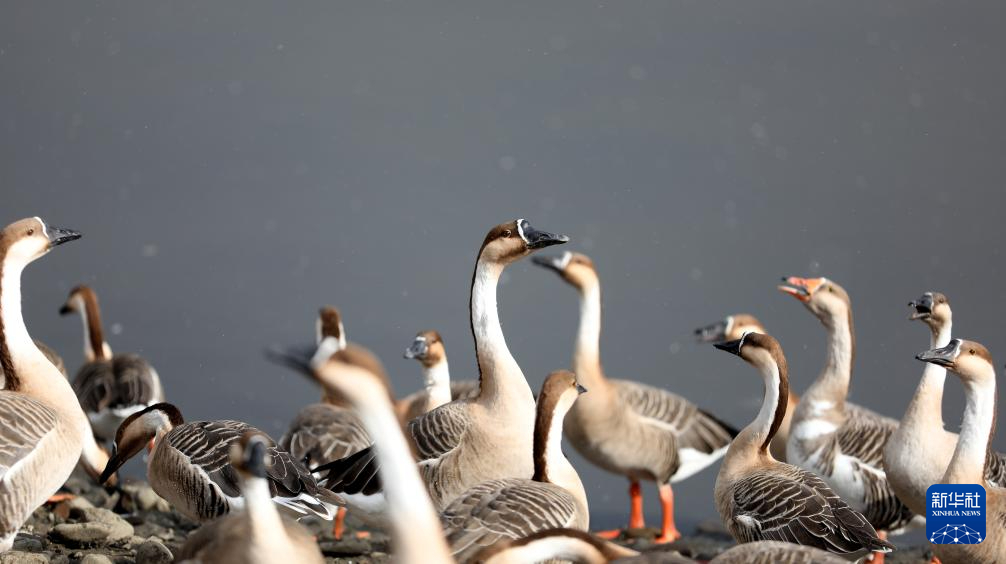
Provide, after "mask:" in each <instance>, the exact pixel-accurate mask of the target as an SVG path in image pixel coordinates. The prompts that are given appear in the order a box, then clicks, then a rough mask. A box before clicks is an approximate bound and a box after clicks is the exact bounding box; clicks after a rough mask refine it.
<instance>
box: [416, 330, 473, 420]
mask: <svg viewBox="0 0 1006 564" xmlns="http://www.w3.org/2000/svg"><path fill="white" fill-rule="evenodd" d="M405 358H413V359H415V360H417V361H419V364H420V365H421V366H422V367H423V389H422V390H419V391H418V392H415V393H412V394H410V395H408V396H405V397H404V398H402V399H401V400H399V401H398V402H397V404H396V408H397V409H398V411H399V412H400V413H401V414H402V420H403V421H412V420H413V419H415V418H416V417H419V416H420V415H422V414H424V413H427V412H429V411H433V410H434V409H436V408H438V407H440V406H441V405H444V404H446V403H450V402H452V401H454V400H458V399H472V398H474V397H475V396H477V395H478V393H479V383H478V381H476V380H463V381H460V382H452V381H451V374H450V370H449V369H448V367H447V351H446V350H445V349H444V340H443V338H441V337H440V333H437V332H436V331H421V332H420V333H419V334H417V335H416V338H415V339H413V341H412V344H411V345H409V348H407V349H405Z"/></svg>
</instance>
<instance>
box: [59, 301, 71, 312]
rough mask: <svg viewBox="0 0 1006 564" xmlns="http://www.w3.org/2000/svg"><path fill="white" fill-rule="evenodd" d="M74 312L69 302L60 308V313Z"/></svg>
mask: <svg viewBox="0 0 1006 564" xmlns="http://www.w3.org/2000/svg"><path fill="white" fill-rule="evenodd" d="M71 313H73V308H72V307H70V305H69V304H63V307H61V308H59V314H60V315H70V314H71Z"/></svg>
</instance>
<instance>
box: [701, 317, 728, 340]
mask: <svg viewBox="0 0 1006 564" xmlns="http://www.w3.org/2000/svg"><path fill="white" fill-rule="evenodd" d="M727 327H728V324H727V322H726V320H723V321H717V322H716V323H713V324H711V325H706V326H705V327H699V328H698V329H696V330H695V338H696V339H698V341H699V342H700V343H716V342H719V341H722V340H724V339H726V337H727Z"/></svg>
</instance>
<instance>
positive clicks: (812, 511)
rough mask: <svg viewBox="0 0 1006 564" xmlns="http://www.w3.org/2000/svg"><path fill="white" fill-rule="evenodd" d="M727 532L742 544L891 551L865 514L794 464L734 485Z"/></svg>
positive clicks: (742, 480) (750, 476) (846, 552)
mask: <svg viewBox="0 0 1006 564" xmlns="http://www.w3.org/2000/svg"><path fill="white" fill-rule="evenodd" d="M732 501H733V504H734V508H735V510H734V515H733V517H732V519H731V523H728V525H729V526H730V528H731V530H732V531H733V532H734V534H735V535H736V536H737V537H738V541H740V542H753V541H758V540H778V541H785V542H792V543H795V544H800V545H804V546H813V547H816V548H820V549H822V550H826V551H828V552H835V553H838V554H855V553H858V552H860V551H863V550H882V551H886V550H890V549H891V548H892V546H891V545H890V544H888V543H886V542H885V541H883V540H880V539H879V538H878V537H877V532H876V531H875V530H874V528H873V527H872V526H871V525H870V523H869V522H868V521H867V520H866V518H865V517H863V515H861V514H860V513H858V512H856V511H854V510H853V509H852V508H850V507H849V506H848V505H847V504H846V503H845V502H844V501H842V499H841V498H839V497H838V496H837V495H835V492H833V491H832V490H831V489H830V488H829V487H828V485H827V484H825V482H824V481H823V480H822V479H821V478H819V477H817V476H816V475H814V474H811V473H810V472H806V471H804V470H801V469H799V468H796V467H795V466H790V465H779V466H778V467H775V468H773V469H772V470H765V471H760V472H754V473H752V474H750V475H748V476H746V477H745V478H743V479H741V480H739V481H738V482H737V483H736V484H735V485H734V489H733V496H732Z"/></svg>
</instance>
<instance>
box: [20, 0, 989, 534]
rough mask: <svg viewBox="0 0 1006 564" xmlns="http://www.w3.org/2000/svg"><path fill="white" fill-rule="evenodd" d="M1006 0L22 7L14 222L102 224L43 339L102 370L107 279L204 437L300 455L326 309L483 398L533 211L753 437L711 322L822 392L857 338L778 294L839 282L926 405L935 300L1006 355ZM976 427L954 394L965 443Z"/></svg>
mask: <svg viewBox="0 0 1006 564" xmlns="http://www.w3.org/2000/svg"><path fill="white" fill-rule="evenodd" d="M1004 11H1006V7H1004V6H1003V5H1001V4H999V3H987V4H970V5H968V7H967V9H961V8H959V7H958V6H957V5H956V4H950V3H940V2H843V3H840V4H836V3H827V2H810V3H804V2H761V3H758V4H757V5H753V4H749V3H740V2H736V3H708V2H666V3H650V4H642V3H638V4H631V5H626V4H624V3H616V4H596V3H582V2H556V3H549V4H547V5H540V4H539V3H513V2H507V3H478V4H476V3H464V4H449V3H445V2H444V3H441V2H438V3H435V4H432V5H431V4H429V3H424V5H423V6H421V7H420V6H418V5H415V3H407V2H368V3H358V4H348V3H333V2H315V3H299V4H297V5H296V6H291V5H287V4H272V3H264V2H218V3H214V4H213V5H205V4H157V5H154V4H143V3H114V2H53V3H46V4H42V3H19V4H12V5H9V6H8V7H7V8H6V10H5V14H4V16H3V17H0V77H2V86H0V187H2V188H0V190H2V196H3V197H2V210H3V218H4V219H3V220H2V221H3V222H7V221H10V220H14V219H17V218H20V217H23V216H28V215H35V214H38V215H41V216H43V217H45V218H46V219H47V220H49V221H51V222H52V223H54V224H57V225H66V226H69V227H74V228H77V229H80V230H81V231H83V232H84V233H85V238H84V239H83V240H81V241H80V242H77V243H74V244H73V245H68V246H66V247H63V248H60V249H59V251H58V252H56V253H53V254H52V255H51V256H49V257H46V258H45V259H44V260H42V261H39V263H37V264H35V265H33V266H32V267H31V268H30V269H29V270H28V271H27V272H26V275H25V279H24V281H25V286H26V287H25V291H24V298H25V301H26V303H25V313H26V318H27V322H28V325H29V328H30V329H31V331H32V332H33V334H34V335H35V336H37V337H40V338H43V339H44V340H46V341H48V342H49V343H51V344H53V345H54V346H56V347H57V348H58V349H59V350H60V351H62V352H63V354H64V355H65V356H66V358H67V361H68V364H69V365H70V366H73V367H75V366H77V365H78V363H79V362H80V360H81V354H80V352H79V351H80V340H81V335H80V326H79V323H78V322H77V321H76V320H68V319H61V318H60V317H59V316H58V315H57V310H58V309H59V306H60V304H61V303H62V301H63V299H64V297H65V294H66V292H67V291H68V290H69V289H70V287H72V286H73V285H74V284H76V283H79V282H86V283H89V284H92V285H93V286H94V287H95V288H96V289H97V290H98V292H99V294H100V297H101V298H102V303H103V305H104V311H105V320H106V325H107V327H108V330H109V335H108V340H109V342H110V343H111V345H112V347H113V349H115V350H117V351H123V352H127V351H133V352H140V353H142V354H144V355H146V356H147V357H148V358H149V359H150V360H151V361H152V362H153V363H154V364H155V365H156V366H157V367H158V369H159V370H160V373H161V375H162V377H163V379H164V381H165V385H166V387H167V390H168V393H169V395H170V396H171V398H172V399H173V401H175V402H177V403H178V404H179V406H180V407H181V409H182V411H183V413H185V414H186V416H188V417H189V418H224V417H232V418H240V419H245V420H248V421H250V422H253V423H255V424H257V425H259V426H261V427H263V428H264V429H266V430H268V431H270V432H272V433H276V434H279V433H280V432H281V430H282V429H283V427H284V426H285V424H286V422H287V421H288V420H289V418H290V417H291V416H292V414H293V413H294V412H295V411H296V410H297V409H298V408H299V407H300V406H302V405H303V404H305V403H307V402H309V401H312V400H313V399H315V398H316V397H317V395H318V392H317V390H315V389H314V388H313V387H312V386H311V385H309V384H308V383H306V382H303V381H301V380H300V379H298V377H297V376H295V375H291V374H287V373H285V372H284V371H282V370H280V369H277V368H275V367H273V366H270V365H269V364H267V363H266V362H265V361H264V360H263V359H262V355H261V352H260V351H261V349H262V348H263V347H264V346H267V345H270V344H279V343H283V344H285V343H291V342H302V341H309V340H310V339H311V338H312V337H313V330H314V329H313V327H314V326H313V316H314V314H315V311H316V309H317V307H318V306H319V305H322V304H325V303H332V304H335V305H338V306H339V307H341V308H342V310H343V312H344V315H345V318H346V324H347V331H348V333H349V336H350V338H351V339H352V340H355V341H357V342H360V343H362V344H365V345H367V346H369V347H371V348H373V349H374V350H375V351H376V352H377V353H378V354H380V356H381V357H382V358H383V359H384V361H385V362H386V364H387V367H388V369H389V371H390V372H391V374H392V375H393V378H394V383H395V386H396V388H397V390H398V391H399V392H401V393H405V392H407V391H410V390H412V389H415V388H417V387H418V386H419V385H420V375H419V370H418V367H417V366H416V365H414V364H413V363H412V362H411V361H406V360H403V359H401V353H402V350H403V349H404V348H405V346H406V345H407V344H408V343H409V342H410V341H411V339H412V336H413V335H414V333H415V332H416V331H418V330H420V329H426V328H436V329H438V330H439V331H440V332H441V333H443V335H444V337H445V340H446V343H447V348H448V354H449V355H450V360H451V366H452V368H453V373H454V375H455V376H456V377H471V375H473V374H474V372H475V368H474V361H473V360H474V355H473V352H472V344H471V337H470V336H469V330H468V320H467V294H468V285H469V282H470V277H471V269H472V267H473V261H474V254H475V252H476V250H477V249H478V245H479V243H480V242H481V239H482V237H483V235H484V233H485V231H486V230H487V229H488V228H489V227H491V226H492V225H495V224H496V223H499V222H501V221H504V220H507V219H512V218H515V217H527V218H529V219H530V220H531V221H532V223H533V224H534V225H536V226H538V227H540V228H544V229H549V230H556V231H561V232H563V233H566V234H568V235H570V236H571V237H572V239H573V242H572V243H571V244H569V245H568V248H569V249H571V250H579V251H584V252H587V253H589V254H590V255H591V256H592V257H593V258H594V259H595V260H596V263H597V265H598V268H599V271H600V274H601V278H602V282H603V285H604V301H605V324H604V338H603V345H602V351H603V357H604V361H605V365H606V367H607V371H608V373H609V375H610V376H613V377H623V378H634V379H639V380H642V381H646V382H649V383H652V384H658V385H662V386H666V387H667V388H669V389H672V390H674V391H676V392H678V393H681V394H683V395H685V396H687V397H689V398H691V399H693V400H694V401H696V402H697V403H699V404H700V405H702V406H704V407H705V408H707V409H709V410H711V411H713V412H714V413H716V414H718V415H719V416H720V417H722V418H724V419H726V420H728V421H731V422H733V423H735V424H737V425H742V424H745V423H746V422H747V421H749V420H750V419H751V418H752V417H753V416H754V414H755V412H756V411H757V405H758V402H759V401H760V395H761V384H760V381H759V379H758V377H757V376H756V375H755V373H754V372H753V371H752V370H751V369H750V368H748V367H747V366H744V365H743V364H742V363H741V362H740V361H738V360H737V359H736V358H733V357H730V356H728V355H725V354H723V353H720V352H717V351H714V350H713V349H712V348H711V347H707V346H699V345H695V344H693V343H692V342H691V336H690V333H691V330H692V329H693V328H694V327H696V326H698V325H702V324H705V323H708V322H711V321H714V320H717V319H719V318H721V317H722V316H724V315H726V314H728V313H732V312H737V311H748V312H751V313H753V314H755V315H757V316H759V317H760V318H762V320H763V321H764V322H765V323H766V324H767V326H768V327H769V329H770V330H771V331H772V332H773V333H774V334H775V335H776V336H778V337H779V339H780V340H781V342H782V343H783V346H784V347H785V349H786V352H787V353H788V356H789V360H790V366H791V370H792V379H793V382H794V385H795V387H796V388H797V389H798V390H800V389H803V388H805V387H806V385H807V384H808V383H809V382H810V381H811V379H812V378H813V377H814V376H815V375H816V374H817V371H818V370H819V368H820V365H821V362H822V359H823V345H824V332H823V330H822V329H821V328H820V326H819V324H818V323H817V321H816V320H814V319H813V318H812V317H811V316H810V314H809V313H807V312H806V311H804V309H803V308H802V307H801V306H800V305H798V304H797V303H796V302H795V301H793V300H792V299H791V298H789V297H787V296H784V295H781V294H779V293H778V292H777V291H776V290H775V289H774V287H775V283H776V281H777V280H778V277H779V276H781V275H784V274H806V275H827V276H830V277H832V278H833V279H834V280H836V281H838V282H840V283H841V284H843V285H844V286H845V287H846V288H847V289H848V290H849V292H850V294H851V295H852V297H853V300H854V305H855V314H856V328H857V330H858V337H859V358H858V360H857V370H856V374H855V376H854V379H853V388H852V397H853V399H854V400H855V401H858V402H861V403H863V404H865V405H867V406H869V407H872V408H875V409H877V410H879V411H881V412H884V413H887V414H890V415H894V416H900V414H901V413H902V411H903V409H904V407H905V405H906V404H907V402H908V400H909V397H910V394H911V391H912V390H913V389H914V386H915V384H916V382H917V378H918V376H919V375H920V374H921V370H922V366H921V365H920V364H919V363H918V362H916V361H915V360H914V359H913V355H914V354H915V353H916V352H918V351H920V350H922V349H924V348H926V347H927V345H928V333H927V331H926V330H925V329H924V327H922V326H921V325H919V324H918V323H914V324H913V323H910V322H908V321H907V320H906V317H907V314H908V311H907V308H906V307H905V303H906V302H907V301H908V300H910V299H912V298H915V297H917V296H918V295H919V294H920V293H921V292H923V291H925V290H940V291H943V292H945V293H946V294H947V295H949V296H950V299H951V301H952V303H953V306H954V311H955V314H956V315H955V319H956V324H955V329H956V333H957V335H958V336H967V337H972V338H976V339H978V340H980V341H982V342H984V343H985V344H987V345H988V346H989V348H990V349H991V350H992V351H993V354H995V355H996V357H997V359H999V361H1000V362H1001V361H1002V360H1003V359H1006V354H1004V353H1002V352H999V351H1003V350H1004V349H1006V343H1004V339H1003V331H1002V314H1003V313H1002V304H1003V298H1004V290H1003V284H1002V280H1003V276H1002V274H1003V270H1002V267H1001V262H1002V257H1001V256H1000V244H1001V241H1003V240H1004V235H1006V232H1004V231H1006V230H1004V228H1003V222H1002V219H1001V215H1002V214H1001V210H1002V205H1003V200H1004V196H1003V191H1002V186H1001V185H1002V179H1003V177H1004V172H1006V160H1004V159H1002V157H1001V152H1002V148H1003V146H1004V141H1006V127H1004V126H1006V123H1004V110H1003V106H1002V101H1003V99H1004V98H1006V79H1004V76H1003V73H1002V71H1001V68H1002V65H1001V56H1002V53H1003V52H1004V51H1006V38H1004V36H1003V35H1002V34H1001V32H1000V29H999V27H1000V25H999V22H1001V21H1003V16H1004V15H1006V14H1004ZM504 282H505V283H504V284H503V285H502V287H501V288H500V307H501V316H502V319H503V321H504V323H505V327H504V331H505V333H506V335H507V339H508V343H509V345H510V348H511V349H512V351H513V352H514V354H515V356H516V357H517V359H518V360H519V361H520V363H521V365H522V367H523V368H524V371H525V373H526V374H527V375H528V378H529V380H530V381H531V384H532V386H533V387H537V386H538V385H539V384H540V382H541V379H542V377H543V376H544V375H545V374H546V373H547V372H548V371H549V370H551V369H553V368H556V367H562V366H565V365H567V364H568V362H569V356H570V352H571V343H572V335H573V331H574V328H575V323H576V296H575V294H574V292H573V291H572V290H571V289H570V288H568V287H565V286H564V285H562V284H561V283H560V282H558V281H557V279H556V277H555V276H554V275H552V274H549V273H547V272H543V271H540V270H539V269H537V268H535V267H533V266H531V265H530V264H528V263H522V264H517V265H515V266H514V267H512V268H511V269H510V270H509V271H508V273H507V276H506V277H505V280H504ZM961 409H962V394H961V392H960V387H959V385H957V383H956V382H951V383H950V384H949V385H948V394H947V400H946V411H947V421H948V422H949V424H950V426H951V427H954V428H956V426H957V424H958V422H959V414H960V412H961ZM996 444H998V445H999V446H1000V447H1001V448H1006V443H1003V442H1002V441H997V443H996ZM574 463H575V464H576V465H577V466H578V468H580V469H581V471H582V475H583V478H584V481H585V482H586V483H587V485H588V490H589V493H590V495H591V502H592V504H593V508H594V510H595V512H596V515H597V516H596V517H595V524H596V525H598V526H610V525H615V524H617V523H618V522H621V520H622V519H624V518H625V516H626V514H627V500H626V497H625V487H626V484H625V482H624V481H623V480H622V479H620V478H617V477H612V476H609V475H606V474H603V473H601V472H599V471H597V470H595V469H593V468H591V467H590V466H588V465H587V464H585V463H584V462H583V461H582V460H581V459H579V458H576V457H574ZM714 477H715V469H710V470H709V471H706V472H704V473H702V474H700V475H699V476H697V477H695V478H693V479H691V480H689V481H687V482H685V483H683V484H681V485H680V487H678V488H677V492H678V498H677V499H678V508H679V515H680V519H681V521H682V522H683V523H684V524H685V525H686V526H687V525H688V524H690V523H694V522H696V521H699V520H702V519H708V518H713V517H714V515H715V510H714V508H713V505H712V501H711V490H712V483H713V480H714ZM647 493H648V494H650V495H651V497H650V498H648V506H647V513H648V515H649V517H650V520H651V521H655V520H656V519H657V516H658V513H657V511H658V507H659V506H658V504H657V503H656V496H655V492H654V491H653V490H652V488H648V489H647Z"/></svg>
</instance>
